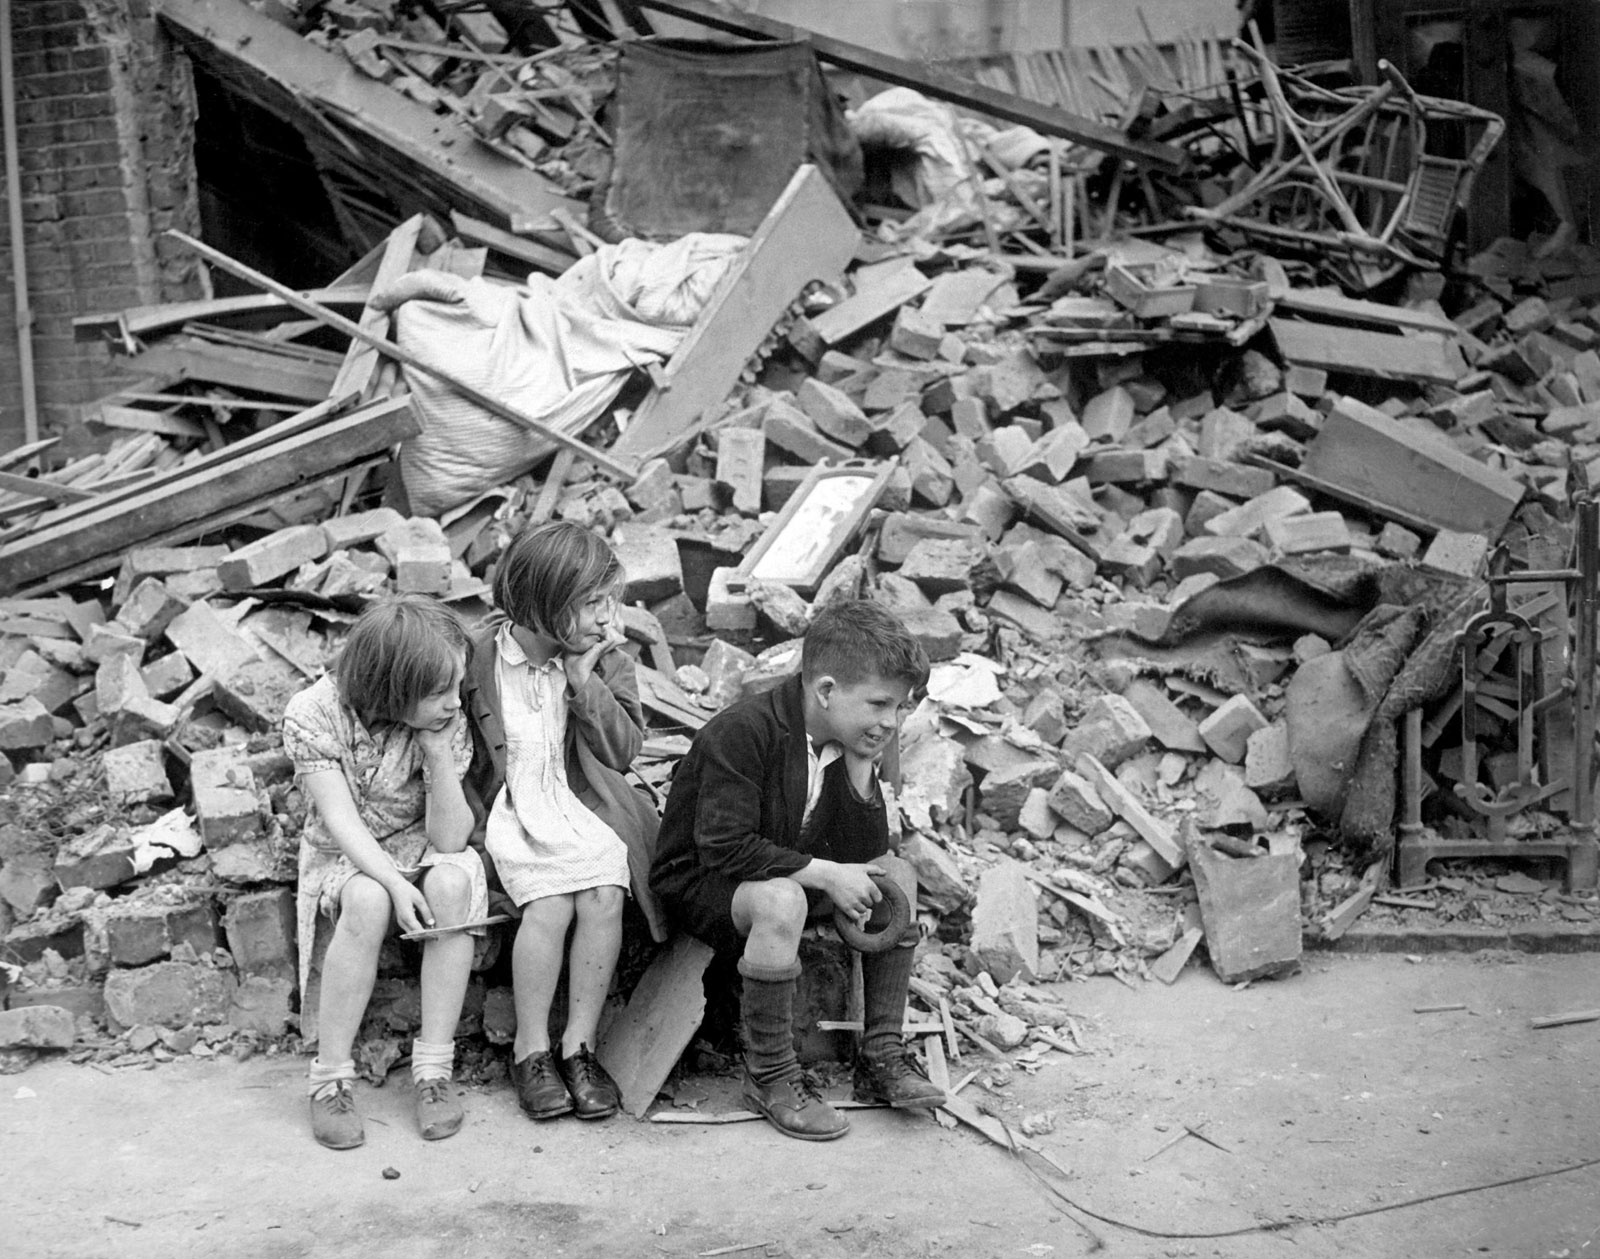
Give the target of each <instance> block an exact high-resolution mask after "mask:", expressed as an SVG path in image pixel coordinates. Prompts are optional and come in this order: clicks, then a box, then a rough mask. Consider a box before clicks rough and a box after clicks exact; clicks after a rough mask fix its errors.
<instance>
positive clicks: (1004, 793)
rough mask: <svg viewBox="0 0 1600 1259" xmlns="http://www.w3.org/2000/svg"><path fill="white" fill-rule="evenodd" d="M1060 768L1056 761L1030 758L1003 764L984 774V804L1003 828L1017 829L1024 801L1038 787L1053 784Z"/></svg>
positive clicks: (980, 788)
mask: <svg viewBox="0 0 1600 1259" xmlns="http://www.w3.org/2000/svg"><path fill="white" fill-rule="evenodd" d="M1059 771H1060V766H1058V765H1057V764H1056V763H1055V762H1054V761H1051V760H1043V759H1029V760H1026V761H1021V762H1019V763H1016V764H1012V765H1004V766H999V767H997V768H996V769H994V770H992V771H990V772H989V773H987V774H985V775H984V776H983V781H982V782H981V783H979V784H978V795H979V797H980V801H981V803H980V807H981V808H982V809H983V811H984V812H985V813H987V814H988V815H989V816H990V817H992V818H993V819H994V820H995V822H996V823H998V824H999V826H1000V829H1001V830H1003V831H1013V830H1016V828H1017V817H1018V815H1019V814H1020V813H1021V812H1022V805H1023V802H1024V801H1026V800H1027V798H1028V794H1029V792H1031V791H1033V790H1034V789H1035V788H1040V789H1045V788H1048V787H1049V786H1050V784H1051V783H1053V782H1054V781H1055V779H1056V777H1057V774H1058V773H1059Z"/></svg>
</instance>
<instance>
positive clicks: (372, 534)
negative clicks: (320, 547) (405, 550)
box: [320, 507, 405, 551]
mask: <svg viewBox="0 0 1600 1259" xmlns="http://www.w3.org/2000/svg"><path fill="white" fill-rule="evenodd" d="M404 522H405V517H404V516H402V515H401V514H400V513H399V512H397V511H396V510H395V509H394V508H393V507H374V508H373V509H372V510H371V511H358V512H353V513H352V514H350V515H348V516H334V517H331V518H330V519H328V520H324V521H323V522H322V524H321V526H320V527H321V529H322V535H323V537H324V538H326V539H327V542H328V550H329V551H345V550H349V549H350V548H351V547H355V546H361V545H363V544H365V543H367V542H375V541H376V540H377V539H379V538H381V537H382V536H383V535H384V534H386V533H388V532H389V531H390V530H391V529H393V528H394V527H395V526H397V525H400V524H403V523H404Z"/></svg>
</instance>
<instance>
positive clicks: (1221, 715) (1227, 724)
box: [1200, 695, 1267, 765]
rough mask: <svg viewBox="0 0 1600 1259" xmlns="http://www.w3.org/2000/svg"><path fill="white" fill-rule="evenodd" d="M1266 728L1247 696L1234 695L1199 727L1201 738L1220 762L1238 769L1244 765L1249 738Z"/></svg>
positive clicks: (1258, 711) (1263, 718)
mask: <svg viewBox="0 0 1600 1259" xmlns="http://www.w3.org/2000/svg"><path fill="white" fill-rule="evenodd" d="M1266 724H1267V719H1266V718H1265V717H1263V716H1262V715H1261V711H1260V709H1258V708H1257V707H1256V706H1255V705H1254V704H1252V703H1251V702H1250V699H1249V697H1248V696H1245V695H1233V696H1230V697H1229V699H1228V701H1227V703H1225V704H1223V705H1222V706H1221V707H1220V708H1218V709H1216V711H1214V712H1213V713H1212V714H1211V715H1210V716H1208V717H1207V718H1206V719H1205V720H1204V721H1202V722H1201V723H1200V737H1201V738H1202V739H1204V740H1205V741H1206V746H1207V747H1209V748H1210V749H1211V750H1212V751H1213V752H1215V753H1216V754H1217V755H1218V756H1220V757H1221V758H1222V759H1223V760H1225V761H1227V762H1228V763H1229V764H1231V765H1238V764H1241V763H1242V762H1243V761H1244V757H1245V751H1246V748H1247V746H1248V744H1249V741H1250V736H1251V735H1252V734H1254V733H1255V732H1256V731H1257V730H1260V729H1262V728H1264V727H1265V726H1266Z"/></svg>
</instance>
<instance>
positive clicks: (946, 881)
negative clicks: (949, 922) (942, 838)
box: [900, 831, 972, 914]
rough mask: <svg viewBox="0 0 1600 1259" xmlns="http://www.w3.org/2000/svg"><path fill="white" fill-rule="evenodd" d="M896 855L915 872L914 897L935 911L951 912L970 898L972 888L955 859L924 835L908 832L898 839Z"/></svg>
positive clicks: (940, 912)
mask: <svg viewBox="0 0 1600 1259" xmlns="http://www.w3.org/2000/svg"><path fill="white" fill-rule="evenodd" d="M900 856H901V857H903V858H904V859H905V860H906V862H907V863H909V864H910V866H911V868H912V869H913V870H915V871H916V872H917V900H918V901H919V902H920V903H922V904H924V905H927V906H928V908H930V909H932V910H933V911H934V912H935V913H938V914H953V913H955V912H957V911H958V910H960V909H962V908H963V907H965V905H966V904H967V902H968V901H969V900H971V899H972V889H971V888H970V887H969V886H968V885H967V880H966V878H965V876H964V875H962V873H961V867H960V866H959V865H957V864H956V859H955V858H954V857H953V856H951V855H950V853H949V852H948V851H947V850H946V849H945V848H944V847H942V846H941V845H939V844H938V843H936V842H934V841H933V840H932V839H929V838H928V837H927V836H926V835H920V834H918V833H916V832H914V831H913V832H911V833H910V834H908V835H906V836H905V837H904V838H903V839H902V840H901V841H900Z"/></svg>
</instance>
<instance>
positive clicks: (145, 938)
mask: <svg viewBox="0 0 1600 1259" xmlns="http://www.w3.org/2000/svg"><path fill="white" fill-rule="evenodd" d="M106 943H107V950H108V953H109V955H110V958H111V964H112V965H113V966H143V965H145V964H146V963H147V962H154V961H157V960H159V959H161V958H163V957H166V956H168V955H169V954H170V953H171V952H172V950H173V949H174V948H176V947H177V946H178V945H180V944H187V945H188V946H189V947H190V948H192V949H193V950H194V951H195V952H196V953H209V952H211V950H212V949H214V948H216V947H217V946H218V945H219V944H220V943H221V940H220V938H219V937H218V935H217V911H216V910H215V909H214V908H213V907H212V905H211V902H210V901H209V900H199V901H191V902H189V903H188V904H181V905H150V904H140V903H137V902H134V903H129V902H127V901H123V902H119V903H118V904H117V905H116V907H115V908H114V909H113V910H112V912H111V913H109V914H108V915H107V916H106Z"/></svg>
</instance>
